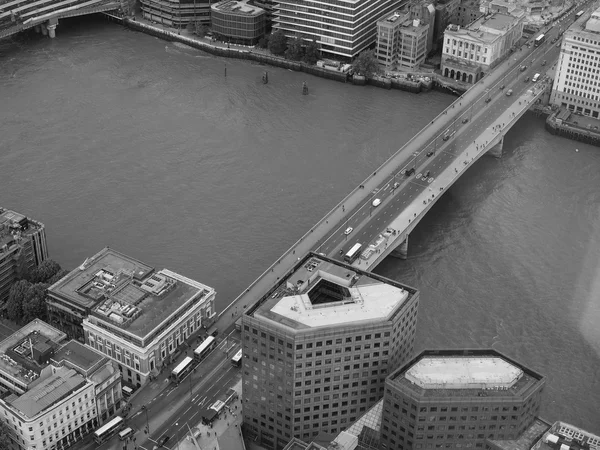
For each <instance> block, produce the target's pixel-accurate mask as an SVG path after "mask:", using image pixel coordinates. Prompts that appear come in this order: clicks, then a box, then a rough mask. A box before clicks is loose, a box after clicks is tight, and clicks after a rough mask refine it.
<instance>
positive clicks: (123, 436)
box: [119, 427, 135, 441]
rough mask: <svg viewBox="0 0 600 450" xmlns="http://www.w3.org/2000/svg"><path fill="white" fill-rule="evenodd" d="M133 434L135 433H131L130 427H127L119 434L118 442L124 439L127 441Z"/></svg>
mask: <svg viewBox="0 0 600 450" xmlns="http://www.w3.org/2000/svg"><path fill="white" fill-rule="evenodd" d="M133 433H135V431H133V428H131V427H127V428H125V429H124V430H123V431H121V432H120V433H119V440H120V441H124V440H125V439H127V438H128V437H129V436H131V435H132V434H133Z"/></svg>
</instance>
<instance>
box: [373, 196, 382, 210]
mask: <svg viewBox="0 0 600 450" xmlns="http://www.w3.org/2000/svg"><path fill="white" fill-rule="evenodd" d="M371 205H373V206H374V207H375V208H377V207H378V206H379V205H381V199H380V198H376V199H375V200H373V203H371Z"/></svg>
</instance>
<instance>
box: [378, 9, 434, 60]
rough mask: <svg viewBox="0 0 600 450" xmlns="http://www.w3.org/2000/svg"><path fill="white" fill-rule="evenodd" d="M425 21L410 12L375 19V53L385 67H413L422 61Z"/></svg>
mask: <svg viewBox="0 0 600 450" xmlns="http://www.w3.org/2000/svg"><path fill="white" fill-rule="evenodd" d="M429 29H430V26H429V25H428V24H422V23H421V21H420V20H419V19H411V13H410V12H409V11H406V12H401V11H396V12H394V13H392V14H390V15H389V16H388V17H386V18H384V19H382V20H380V21H378V22H377V47H376V50H375V55H376V56H377V59H378V60H379V63H380V64H381V65H382V66H383V67H385V68H386V69H387V70H414V69H416V68H417V67H418V66H419V64H421V63H422V62H423V61H425V57H426V56H427V53H428V49H427V43H428V39H429Z"/></svg>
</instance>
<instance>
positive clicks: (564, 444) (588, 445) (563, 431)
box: [490, 421, 600, 450]
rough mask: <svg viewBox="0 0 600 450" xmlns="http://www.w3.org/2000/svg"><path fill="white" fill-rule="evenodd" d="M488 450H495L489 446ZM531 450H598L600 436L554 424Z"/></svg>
mask: <svg viewBox="0 0 600 450" xmlns="http://www.w3.org/2000/svg"><path fill="white" fill-rule="evenodd" d="M490 449H492V450H496V448H495V447H492V446H490ZM531 449H532V450H555V449H556V450H566V449H569V450H588V449H589V450H598V449H600V436H598V435H597V434H593V433H590V432H589V431H586V430H582V429H581V428H578V427H576V426H573V425H570V424H568V423H565V422H560V421H559V422H554V424H552V426H551V427H550V429H548V430H547V431H546V432H545V433H544V435H543V436H542V437H541V438H540V439H539V440H538V441H537V442H536V443H535V445H533V446H532V447H531ZM500 450H504V449H500Z"/></svg>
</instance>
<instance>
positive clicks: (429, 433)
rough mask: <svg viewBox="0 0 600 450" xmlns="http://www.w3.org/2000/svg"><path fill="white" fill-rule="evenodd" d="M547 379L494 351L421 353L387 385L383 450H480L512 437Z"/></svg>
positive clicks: (532, 412) (531, 416) (532, 413)
mask: <svg viewBox="0 0 600 450" xmlns="http://www.w3.org/2000/svg"><path fill="white" fill-rule="evenodd" d="M544 384H545V379H544V377H542V376H541V375H539V374H537V373H536V372H534V371H532V370H531V369H528V368H527V367H525V366H523V365H521V364H519V363H517V362H515V361H513V360H511V359H509V358H507V357H506V356H504V355H503V354H501V353H499V352H497V351H495V350H439V351H424V352H422V353H420V354H419V355H418V356H416V357H415V358H414V359H413V360H411V361H410V362H408V363H407V364H405V365H403V366H402V367H400V368H399V369H398V370H396V371H395V372H394V373H392V374H391V375H390V376H389V377H388V378H387V380H386V383H385V395H384V405H383V424H382V431H381V448H382V449H385V450H392V449H396V450H403V449H419V448H423V449H425V448H441V447H442V446H443V448H459V447H474V448H483V447H484V445H485V442H486V439H499V440H504V439H516V438H517V437H518V436H520V435H521V434H522V433H523V431H524V430H525V429H527V427H528V426H529V425H530V424H531V423H532V422H533V421H534V420H535V417H536V415H537V414H538V413H539V409H540V402H541V395H542V391H543V388H544Z"/></svg>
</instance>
